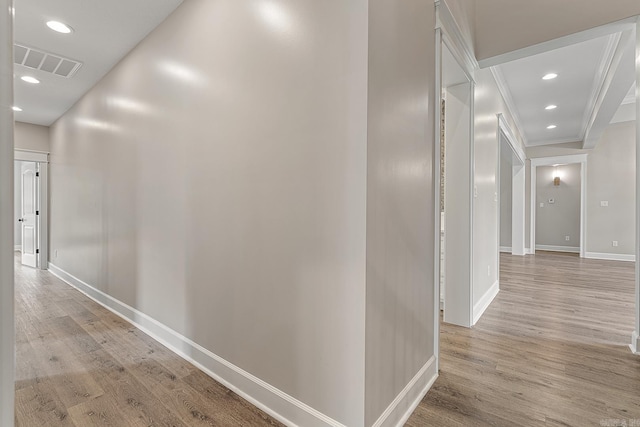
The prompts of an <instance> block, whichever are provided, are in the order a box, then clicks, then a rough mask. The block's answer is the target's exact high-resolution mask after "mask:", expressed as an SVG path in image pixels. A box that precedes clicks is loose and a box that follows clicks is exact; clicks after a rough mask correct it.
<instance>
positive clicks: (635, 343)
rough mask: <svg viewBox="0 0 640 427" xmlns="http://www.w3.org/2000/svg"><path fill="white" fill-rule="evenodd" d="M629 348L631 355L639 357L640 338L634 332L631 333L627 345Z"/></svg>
mask: <svg viewBox="0 0 640 427" xmlns="http://www.w3.org/2000/svg"><path fill="white" fill-rule="evenodd" d="M629 348H630V349H631V352H632V353H633V354H637V355H640V336H639V335H638V332H636V331H633V333H632V334H631V344H629Z"/></svg>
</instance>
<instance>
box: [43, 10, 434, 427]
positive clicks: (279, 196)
mask: <svg viewBox="0 0 640 427" xmlns="http://www.w3.org/2000/svg"><path fill="white" fill-rule="evenodd" d="M265 4H266V3H264V2H244V1H235V0H217V1H212V0H190V1H187V2H184V3H183V4H182V5H181V6H180V7H179V8H178V9H177V10H176V12H174V13H173V14H172V15H171V16H170V17H169V18H168V19H167V20H166V21H165V22H164V23H163V24H161V25H160V26H159V27H158V28H157V29H156V30H155V31H154V32H152V33H151V34H150V35H149V36H148V37H147V38H146V39H145V40H143V41H142V42H141V43H140V44H139V45H138V46H137V47H136V48H135V49H134V50H133V51H132V52H131V53H130V54H129V55H128V56H127V57H125V58H124V59H123V60H122V61H121V62H120V63H119V64H118V65H117V66H116V67H115V68H114V69H113V70H112V71H111V72H110V73H109V74H108V75H107V76H106V77H105V78H104V79H103V80H101V81H100V82H99V83H98V84H97V85H96V86H95V87H94V88H93V89H91V90H90V91H89V92H88V93H87V94H86V95H85V96H84V97H83V98H82V99H81V100H80V101H79V102H78V103H77V104H76V105H75V106H74V107H73V108H72V109H71V110H69V111H68V112H67V113H66V114H65V115H64V116H63V117H62V118H61V119H59V120H58V121H57V122H56V123H55V124H54V125H53V126H52V128H51V139H52V145H51V151H52V154H51V175H52V177H51V178H52V179H51V196H52V197H51V249H52V262H53V263H54V264H55V265H56V266H58V267H60V268H62V269H63V270H66V271H67V272H69V273H71V274H73V275H75V276H76V277H78V278H80V279H81V280H83V281H85V282H87V283H89V284H90V285H93V286H95V287H96V288H98V289H100V290H102V291H103V292H106V293H107V294H109V295H110V296H112V297H113V298H116V299H118V300H120V301H123V302H124V303H126V304H128V305H130V306H132V307H135V308H137V309H139V310H141V311H142V312H144V313H146V314H147V315H149V316H151V317H153V318H154V319H157V320H158V321H160V322H161V323H163V324H165V325H167V326H169V327H170V328H172V329H174V330H175V331H177V332H179V333H181V334H183V335H185V336H186V337H188V338H189V339H191V340H193V341H195V342H196V343H198V344H200V345H201V346H203V347H205V348H206V349H208V350H210V351H212V352H213V353H215V354H217V355H219V356H220V357H222V358H224V359H226V360H227V361H230V362H231V363H233V364H235V365H236V366H238V367H240V368H242V369H244V370H246V371H248V372H250V373H251V374H253V375H255V376H257V377H258V378H260V379H262V380H264V381H266V382H267V383H269V384H271V385H273V386H275V387H277V388H279V389H280V390H282V391H284V392H286V393H288V394H289V395H291V396H293V397H295V398H296V399H299V400H300V401H302V402H304V403H306V404H308V405H309V406H311V407H313V408H315V409H316V410H318V411H320V412H322V413H324V414H326V415H328V416H330V417H332V418H334V419H335V420H337V421H339V422H341V423H343V424H345V425H349V426H360V425H362V421H363V420H362V419H363V414H364V366H363V361H364V357H365V356H364V331H365V268H366V266H365V255H366V234H365V233H366V223H367V210H366V208H367V206H366V180H367V175H366V173H367V121H366V119H367V117H366V113H367V86H366V85H367V49H368V41H367V26H368V22H367V19H368V13H367V7H368V2H367V1H366V0H355V1H350V2H343V1H337V0H332V1H323V2H310V1H305V2H299V1H295V0H290V1H281V2H273V3H269V4H270V5H271V6H273V7H277V8H278V9H277V10H275V11H273V10H271V11H265V10H264V9H263V7H264V5H265ZM414 5H416V6H417V4H415V2H414ZM430 6H432V5H430ZM425 8H427V6H426V3H425ZM266 12H270V13H266ZM276 12H277V13H276ZM274 13H276V16H278V19H277V20H274V19H272V18H273V17H274ZM421 17H424V16H422V15H421ZM431 21H432V19H431ZM426 22H427V21H420V25H421V26H423V27H424V34H425V35H429V34H431V32H432V30H428V28H432V25H429V24H427V23H426ZM412 24H413V25H414V26H415V25H416V24H417V22H416V21H412ZM428 40H429V39H428V38H425V40H424V42H422V43H419V44H417V45H416V49H415V50H414V51H412V53H413V54H415V56H422V57H430V56H429V55H427V54H426V53H425V52H428V51H429V50H428V49H431V44H432V43H431V44H430V43H429V42H428ZM422 46H426V49H427V50H426V51H422V50H419V48H418V47H420V48H421V47H422ZM429 65H430V64H429ZM426 68H427V69H426V72H425V74H424V76H423V77H422V78H423V79H424V82H423V86H424V87H423V88H422V91H421V92H411V94H412V95H413V96H415V97H416V99H419V100H420V101H421V102H424V101H423V98H422V97H423V96H424V95H426V94H428V93H429V92H427V91H426V90H427V89H428V88H429V86H428V81H429V80H428V79H429V76H430V73H431V72H432V68H433V67H430V68H429V67H426ZM423 69H425V66H420V67H417V68H416V70H410V71H409V72H410V75H415V74H417V73H418V72H419V70H423ZM397 77H399V78H402V77H403V76H402V75H398V76H397ZM410 87H411V88H412V89H413V88H415V86H410ZM426 106H427V104H424V108H426ZM406 114H407V115H410V113H406ZM411 115H412V113H411ZM416 116H421V115H416ZM424 116H425V117H426V113H425V115H424ZM412 117H414V116H413V115H412ZM400 121H401V122H402V123H405V122H404V121H402V120H401V119H400ZM423 124H424V123H423ZM417 126H418V125H417V124H416V125H415V127H417ZM405 129H406V128H405ZM426 132H427V130H426V128H425V129H421V131H420V133H419V135H420V136H421V137H423V136H424V135H425V133H426ZM429 135H430V134H429ZM430 136H431V135H430ZM386 137H387V138H391V137H393V140H394V142H397V140H396V138H397V139H402V138H405V137H407V136H406V135H400V134H397V133H396V132H391V133H390V134H388V135H386ZM410 137H411V143H410V144H409V145H410V146H413V144H415V141H416V140H417V138H418V135H414V134H411V136H410ZM427 140H428V139H427ZM427 140H424V139H421V142H422V143H423V144H425V146H424V148H422V150H424V151H425V152H426V151H427V150H429V151H428V152H429V153H430V152H431V151H430V150H431V145H430V144H426V143H425V141H427ZM410 153H411V154H415V151H414V150H410ZM421 155H424V154H421ZM429 161H430V159H429V158H426V159H424V160H423V161H421V163H420V164H425V165H426V164H429ZM398 179H399V178H398ZM396 185H397V184H396ZM423 189H424V185H419V186H418V187H416V192H417V191H418V190H420V191H422V190H423ZM411 194H414V192H412V193H411ZM422 200H424V203H425V207H424V210H427V211H428V210H429V209H431V205H430V204H428V202H429V201H430V200H431V199H430V198H429V193H425V194H423V195H422ZM416 203H419V202H417V201H416ZM421 212H422V211H421ZM394 218H395V220H398V221H399V220H400V219H399V218H398V217H397V216H396V217H394ZM415 221H419V222H420V223H424V224H425V225H423V226H422V227H423V228H424V227H426V226H427V225H431V224H432V223H431V219H430V216H428V215H426V216H425V217H422V218H419V219H418V218H415ZM401 224H403V225H406V226H407V227H408V230H407V232H408V235H409V236H411V237H414V236H421V237H422V236H424V237H425V238H426V239H429V235H424V232H423V231H422V229H419V230H416V229H415V224H411V223H403V222H399V223H398V226H400V225H401ZM422 244H424V245H425V246H426V247H431V246H432V244H433V242H432V240H427V241H425V242H423V243H422ZM56 251H57V254H58V256H57V257H56V256H55V253H56ZM428 254H429V253H428V252H425V253H423V251H422V250H418V251H417V252H416V253H415V254H414V255H415V257H416V258H411V259H406V261H405V264H407V265H408V264H411V263H413V262H414V261H415V260H416V259H420V260H423V261H425V262H426V260H429V259H430V258H429V257H428V256H427V255H428ZM406 255H407V254H406V253H404V254H399V255H398V259H397V260H396V261H394V262H396V263H399V262H401V258H403V257H404V256H406ZM423 255H424V256H423ZM420 268H422V269H424V273H421V275H420V276H416V277H414V278H413V279H414V280H413V281H412V282H411V286H415V284H416V283H418V282H419V283H420V285H421V286H423V287H424V289H426V290H425V291H424V292H425V293H426V292H427V290H428V289H429V288H430V281H429V280H427V278H428V274H427V273H428V271H429V270H428V268H427V267H426V266H423V267H420ZM428 279H431V278H428ZM404 280H406V279H404ZM394 284H397V285H398V286H400V287H402V286H404V285H403V284H402V283H394ZM402 302H404V301H398V302H397V305H398V306H401V305H402ZM424 305H425V306H428V304H427V302H426V301H425V303H424ZM425 315H427V313H425ZM402 325H403V326H404V327H406V328H409V327H410V326H411V325H409V324H407V325H405V324H404V323H403V324H402ZM431 329H432V328H431V325H430V324H428V323H425V324H424V325H423V328H422V329H420V330H418V329H414V328H411V330H412V331H415V333H416V334H418V333H419V332H420V331H424V335H425V338H423V339H424V340H428V334H429V332H430V331H431ZM403 332H404V330H403V329H402V328H401V329H400V331H398V333H399V336H400V335H401V334H402V333H403ZM411 338H413V337H409V336H406V339H407V340H408V341H409V340H410V339H411ZM423 351H426V350H425V349H424V345H420V352H419V353H418V354H416V358H420V359H422V358H424V355H423V354H422V352H423ZM392 362H393V363H395V362H397V363H398V364H401V363H404V362H403V361H392ZM394 366H395V365H394ZM390 369H395V368H390ZM403 379H404V377H403ZM385 385H386V384H385ZM390 387H392V388H397V386H396V384H395V383H393V384H391V385H390ZM403 387H404V384H403ZM401 388H402V387H401Z"/></svg>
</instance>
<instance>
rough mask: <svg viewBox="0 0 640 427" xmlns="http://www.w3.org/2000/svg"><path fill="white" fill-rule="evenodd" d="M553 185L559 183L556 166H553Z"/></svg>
mask: <svg viewBox="0 0 640 427" xmlns="http://www.w3.org/2000/svg"><path fill="white" fill-rule="evenodd" d="M553 185H555V186H556V187H558V186H559V185H560V174H559V173H558V167H557V166H556V167H554V168H553Z"/></svg>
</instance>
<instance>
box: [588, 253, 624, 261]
mask: <svg viewBox="0 0 640 427" xmlns="http://www.w3.org/2000/svg"><path fill="white" fill-rule="evenodd" d="M584 257H585V258H590V259H606V260H611V261H635V260H636V256H635V255H633V254H611V253H604V252H587V253H585V255H584Z"/></svg>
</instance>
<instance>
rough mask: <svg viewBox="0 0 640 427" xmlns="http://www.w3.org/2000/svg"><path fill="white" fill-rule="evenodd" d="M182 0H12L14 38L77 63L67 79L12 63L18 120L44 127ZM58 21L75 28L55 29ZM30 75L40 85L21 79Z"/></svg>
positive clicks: (93, 83) (82, 93) (66, 108)
mask: <svg viewBox="0 0 640 427" xmlns="http://www.w3.org/2000/svg"><path fill="white" fill-rule="evenodd" d="M180 3H182V0H16V1H15V29H14V33H15V42H16V43H17V44H21V45H25V46H28V47H32V48H36V49H39V50H43V51H46V52H48V53H54V54H58V55H61V56H63V57H67V58H70V59H74V60H76V61H80V62H82V64H83V65H82V66H81V67H80V69H79V70H78V71H77V72H76V73H75V74H74V75H73V76H72V77H70V78H65V77H60V76H56V75H54V74H49V73H46V72H43V71H38V70H32V69H30V68H27V67H25V66H22V65H15V67H14V71H15V80H14V81H15V83H14V88H15V89H14V90H15V92H14V105H16V106H18V107H20V108H22V109H23V111H21V112H16V113H15V119H16V120H17V121H21V122H27V123H34V124H39V125H45V126H49V125H51V124H52V123H53V122H54V121H55V120H57V119H58V118H59V117H60V116H61V115H62V114H64V113H65V112H66V111H67V110H68V109H69V108H70V107H71V106H72V105H73V104H75V102H76V101H77V100H78V99H80V97H82V95H84V94H85V93H86V92H87V91H88V90H89V89H90V88H91V87H93V86H94V85H95V84H96V83H97V82H98V81H99V80H100V79H101V78H102V77H103V76H104V75H105V74H107V72H109V70H111V68H113V66H114V65H116V64H117V63H118V61H120V59H122V58H123V57H124V56H125V55H126V54H127V53H128V52H129V51H130V50H131V49H132V48H133V47H134V46H136V45H137V44H138V43H139V42H140V41H141V40H142V39H143V38H144V37H146V35H147V34H149V33H150V32H151V31H152V30H153V29H154V28H155V27H156V26H158V25H159V24H160V23H161V22H162V21H164V19H165V18H166V17H167V16H169V15H170V14H171V12H173V11H174V10H175V9H176V8H177V7H178V6H179V5H180ZM49 20H57V21H61V22H64V23H66V24H68V25H70V26H71V27H72V28H73V29H74V32H72V33H71V34H60V33H56V32H54V31H52V30H50V29H49V28H48V27H47V26H46V25H45V23H46V22H47V21H49ZM23 75H32V76H34V77H36V78H37V79H39V80H40V82H41V83H40V84H37V85H32V84H28V83H25V82H23V81H22V80H20V77H21V76H23Z"/></svg>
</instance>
